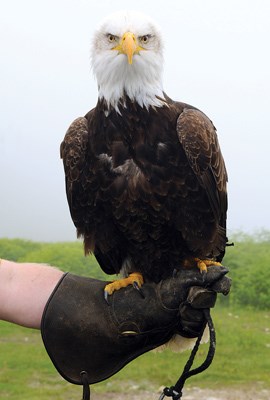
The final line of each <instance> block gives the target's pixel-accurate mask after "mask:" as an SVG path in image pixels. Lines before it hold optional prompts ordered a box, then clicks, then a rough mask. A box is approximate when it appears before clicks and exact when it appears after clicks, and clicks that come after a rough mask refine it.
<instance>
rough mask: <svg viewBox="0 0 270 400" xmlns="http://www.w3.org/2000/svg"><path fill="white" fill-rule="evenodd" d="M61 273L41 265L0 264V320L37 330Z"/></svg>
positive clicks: (10, 262)
mask: <svg viewBox="0 0 270 400" xmlns="http://www.w3.org/2000/svg"><path fill="white" fill-rule="evenodd" d="M62 276H63V272H62V271H60V270H58V269H56V268H54V267H51V266H48V265H43V264H37V263H17V262H13V261H8V260H3V259H2V260H1V261H0V320H5V321H9V322H13V323H15V324H18V325H21V326H25V327H27V328H35V329H40V324H41V318H42V313H43V310H44V307H45V305H46V303H47V301H48V299H49V297H50V295H51V293H52V291H53V290H54V288H55V286H56V285H57V283H58V282H59V280H60V278H61V277H62Z"/></svg>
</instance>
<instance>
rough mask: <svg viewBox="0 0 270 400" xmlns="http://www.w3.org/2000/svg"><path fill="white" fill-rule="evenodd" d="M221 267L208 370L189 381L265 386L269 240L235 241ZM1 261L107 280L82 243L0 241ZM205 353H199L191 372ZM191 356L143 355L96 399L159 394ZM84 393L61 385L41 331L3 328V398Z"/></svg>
mask: <svg viewBox="0 0 270 400" xmlns="http://www.w3.org/2000/svg"><path fill="white" fill-rule="evenodd" d="M232 240H233V241H234V243H235V246H234V247H229V248H228V251H227V255H226V258H225V260H224V265H227V266H228V267H229V268H230V276H231V277H232V279H233V286H232V291H231V294H230V295H229V296H228V297H223V296H219V301H218V304H217V305H216V307H215V309H214V310H213V311H212V316H213V320H214V323H215V326H216V331H217V351H216V356H215V359H214V361H213V364H212V365H211V366H210V368H209V369H208V370H207V371H205V372H204V373H202V374H200V375H197V376H195V377H192V378H190V380H189V381H188V382H187V384H188V385H191V386H194V385H195V386H199V387H211V388H213V389H214V388H220V387H229V386H230V387H232V386H235V387H242V386H245V387H249V386H253V387H254V386H255V387H258V388H262V387H265V388H269V387H270V374H269V371H270V311H269V310H270V277H269V274H268V263H269V262H270V233H269V232H260V233H259V234H257V235H256V237H253V236H249V235H244V234H242V233H241V234H236V235H235V236H234V237H233V239H232ZM0 255H1V257H2V258H7V259H11V260H14V261H20V262H23V261H33V262H42V263H48V264H51V265H55V266H58V267H60V268H62V269H63V270H65V271H71V272H73V273H77V274H81V275H88V276H93V277H97V278H100V279H104V278H105V279H106V276H105V274H103V273H102V272H101V271H100V268H99V267H98V266H97V263H96V261H95V259H94V258H93V257H87V258H85V257H84V255H83V249H82V243H81V242H75V243H73V242H72V243H35V242H29V241H24V240H20V239H15V240H9V239H0ZM207 349H208V346H207V345H203V346H201V348H200V350H199V354H198V359H197V361H196V365H198V364H199V363H200V362H202V360H203V359H204V357H205V354H206V352H207ZM188 356H189V352H185V353H183V354H175V353H171V352H170V351H169V350H166V351H165V352H162V353H152V352H150V353H147V354H145V355H143V356H141V357H140V358H138V359H136V360H135V361H133V362H132V363H131V364H129V365H128V366H126V367H125V368H124V369H123V370H122V371H120V372H119V373H118V374H117V375H115V376H113V377H112V378H110V379H109V380H106V381H105V382H102V383H99V384H97V385H94V386H93V390H94V391H96V392H101V393H103V392H104V393H105V392H112V391H123V390H130V388H132V387H133V388H134V387H136V388H137V389H142V390H143V389H149V388H150V389H152V390H155V391H157V390H158V388H159V387H160V386H161V385H171V384H173V383H175V381H176V379H177V378H178V376H179V374H180V372H181V371H182V368H183V366H184V364H185V362H186V360H187V358H188ZM80 396H81V387H77V386H75V385H71V384H69V383H68V382H66V381H64V380H63V379H62V378H61V377H60V376H59V375H58V373H57V372H56V370H55V369H54V367H53V365H52V363H51V361H50V359H49V357H48V355H47V354H46V351H45V349H44V348H43V345H42V340H41V338H40V333H39V332H38V331H34V330H30V329H26V328H22V327H19V326H15V325H12V324H9V323H6V322H0V398H1V400H2V399H3V400H4V399H12V400H19V399H28V400H36V399H39V400H48V399H57V400H64V399H65V400H69V399H74V398H80Z"/></svg>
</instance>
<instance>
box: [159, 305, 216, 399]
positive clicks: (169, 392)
mask: <svg viewBox="0 0 270 400" xmlns="http://www.w3.org/2000/svg"><path fill="white" fill-rule="evenodd" d="M202 311H203V314H204V317H205V321H206V322H205V325H204V327H203V329H202V330H201V333H200V335H199V336H198V338H197V340H196V343H195V345H194V347H193V349H192V352H191V354H190V357H189V359H188V361H187V362H186V365H185V367H184V370H183V372H182V374H181V376H180V378H179V379H178V381H177V382H176V384H175V385H174V386H171V387H165V388H164V389H163V393H162V394H161V395H160V398H159V400H163V399H164V397H165V396H166V397H172V399H173V400H179V399H181V397H182V390H183V387H184V384H185V381H186V380H187V379H188V378H189V377H191V376H193V375H197V374H199V373H200V372H203V371H204V370H206V369H207V368H208V367H209V365H210V364H211V363H212V361H213V358H214V355H215V350H216V333H215V328H214V324H213V320H212V318H211V314H210V309H209V308H205V309H203V310H202ZM206 324H207V325H208V328H209V333H210V340H209V341H210V344H209V349H208V353H207V356H206V359H205V361H204V362H203V363H202V364H201V365H200V366H199V367H198V368H194V369H192V370H190V368H191V367H192V364H193V362H194V359H195V356H196V353H197V351H198V349H199V346H200V343H201V339H202V335H203V332H204V329H205V327H206Z"/></svg>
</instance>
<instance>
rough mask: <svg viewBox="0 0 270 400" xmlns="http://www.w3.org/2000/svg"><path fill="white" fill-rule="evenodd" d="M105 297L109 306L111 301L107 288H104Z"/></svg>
mask: <svg viewBox="0 0 270 400" xmlns="http://www.w3.org/2000/svg"><path fill="white" fill-rule="evenodd" d="M104 299H105V301H106V303H107V304H108V306H109V305H110V302H109V293H108V292H107V290H104Z"/></svg>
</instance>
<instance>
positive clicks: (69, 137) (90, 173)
mask: <svg viewBox="0 0 270 400" xmlns="http://www.w3.org/2000/svg"><path fill="white" fill-rule="evenodd" d="M91 118H92V112H91V111H90V112H89V113H88V114H87V118H84V117H80V118H77V119H76V120H75V121H74V122H73V123H72V124H71V125H70V127H69V129H68V131H67V133H66V135H65V137H64V140H63V142H62V143H61V146H60V155H61V158H62V159H63V164H64V170H65V180H66V195H67V200H68V205H69V210H70V214H71V217H72V220H73V222H74V225H75V226H76V228H77V235H78V237H83V239H84V249H85V253H86V254H88V253H92V252H94V254H95V256H96V258H97V260H98V262H99V264H100V266H101V268H102V269H103V271H104V272H106V273H108V274H115V273H119V270H120V268H121V265H122V262H123V260H124V259H125V257H126V254H125V246H123V243H122V242H121V243H119V240H122V238H119V232H115V229H116V228H115V226H114V224H113V223H112V221H108V219H106V218H105V216H104V209H103V204H102V203H103V200H102V199H101V198H100V196H99V195H98V188H99V187H100V184H102V182H103V180H104V179H102V178H103V177H102V173H101V172H100V171H103V170H104V176H105V177H107V176H108V175H109V174H110V164H109V163H108V162H106V159H105V160H101V161H100V160H99V162H97V159H96V156H95V154H93V151H92V149H91V145H90V144H89V143H90V142H91V140H90V138H91V132H89V120H91ZM104 221H105V222H104ZM97 237H102V243H100V241H98V243H97V241H96V238H97ZM121 244H122V246H121Z"/></svg>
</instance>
